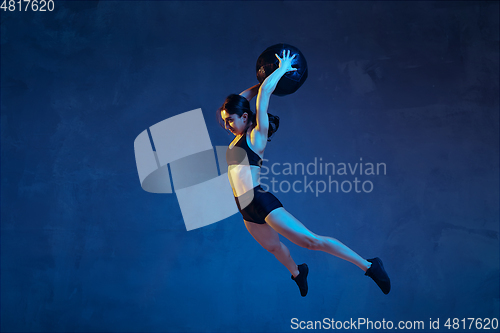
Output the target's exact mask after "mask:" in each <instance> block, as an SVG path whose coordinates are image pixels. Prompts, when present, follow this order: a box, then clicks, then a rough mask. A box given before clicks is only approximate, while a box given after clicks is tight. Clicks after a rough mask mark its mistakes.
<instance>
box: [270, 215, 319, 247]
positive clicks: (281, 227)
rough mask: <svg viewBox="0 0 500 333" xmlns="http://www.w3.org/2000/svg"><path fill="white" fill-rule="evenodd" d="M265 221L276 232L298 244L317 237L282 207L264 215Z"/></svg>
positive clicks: (300, 244) (308, 241) (301, 244)
mask: <svg viewBox="0 0 500 333" xmlns="http://www.w3.org/2000/svg"><path fill="white" fill-rule="evenodd" d="M266 222H267V224H269V226H270V227H272V228H273V229H274V230H276V231H277V232H278V233H280V234H281V235H283V236H284V237H286V238H287V239H289V240H290V241H291V242H293V243H295V244H297V245H299V246H303V245H304V243H310V242H311V241H312V240H314V239H316V238H317V237H318V235H316V234H315V233H313V232H312V231H310V230H309V229H307V228H306V227H305V226H304V225H303V224H302V223H301V222H300V221H299V220H297V219H296V218H295V217H294V216H293V215H292V214H290V213H289V212H288V211H287V210H286V209H285V208H283V207H280V208H276V209H275V210H273V211H272V212H271V213H269V214H268V215H267V216H266Z"/></svg>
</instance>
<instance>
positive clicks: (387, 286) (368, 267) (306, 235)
mask: <svg viewBox="0 0 500 333" xmlns="http://www.w3.org/2000/svg"><path fill="white" fill-rule="evenodd" d="M266 222H267V224H269V225H270V226H271V228H273V229H274V230H276V231H277V232H278V233H280V234H281V235H283V236H285V237H286V238H288V239H289V240H291V241H292V242H293V243H295V244H297V245H299V246H302V247H305V248H308V249H311V250H319V251H324V252H327V253H330V254H333V255H334V256H337V257H339V258H342V259H345V260H347V261H349V262H352V263H353V264H355V265H356V266H358V267H359V268H361V269H362V270H363V271H364V272H365V275H367V276H369V277H370V278H372V279H373V281H375V283H377V285H378V286H379V287H380V289H381V290H382V292H383V293H384V294H388V293H389V291H390V290H391V280H390V278H389V276H388V275H387V273H386V271H385V269H384V265H383V264H382V260H380V258H378V257H377V258H373V259H369V260H365V259H363V258H361V257H360V256H359V255H358V254H357V253H356V252H354V251H353V250H351V249H350V248H348V247H347V246H345V245H344V244H342V243H341V242H340V241H338V240H336V239H335V238H332V237H326V236H319V235H316V234H315V233H313V232H311V231H310V230H309V229H307V228H306V227H305V226H304V225H303V224H302V223H300V221H299V220H297V219H296V218H295V217H293V215H292V214H290V213H289V212H287V211H286V210H285V209H284V208H283V207H280V208H277V209H275V210H273V211H272V212H271V213H269V214H268V215H267V216H266Z"/></svg>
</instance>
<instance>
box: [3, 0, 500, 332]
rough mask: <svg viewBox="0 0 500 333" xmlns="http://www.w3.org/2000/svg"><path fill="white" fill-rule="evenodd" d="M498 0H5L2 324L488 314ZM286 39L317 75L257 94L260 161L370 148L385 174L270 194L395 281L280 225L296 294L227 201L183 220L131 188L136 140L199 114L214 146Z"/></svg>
mask: <svg viewBox="0 0 500 333" xmlns="http://www.w3.org/2000/svg"><path fill="white" fill-rule="evenodd" d="M498 5H499V2H498V1H475V2H472V1H471V2H465V1H461V2H434V1H425V2H379V1H373V2H358V1H356V2H328V1H320V2H301V1H297V2H289V1H279V2H278V1H272V2H253V1H251V2H236V1H235V2H231V1H222V2H210V1H203V2H194V1H188V2H173V1H154V2H149V1H140V2H139V1H70V2H64V1H55V10H54V11H52V12H44V13H40V12H39V13H33V12H29V11H28V12H19V11H15V12H9V11H7V12H3V11H2V14H1V86H2V90H1V330H2V331H5V332H7V331H31V332H49V331H50V332H58V331H102V332H106V331H139V332H150V331H179V332H181V331H182V332H193V331H207V332H229V331H241V332H249V331H252V332H268V331H277V332H290V331H296V330H293V329H292V327H291V319H292V318H298V319H299V320H305V321H307V320H322V319H323V318H334V319H335V320H349V319H350V318H354V319H356V318H359V317H363V318H367V319H370V320H372V321H377V320H380V321H381V320H382V319H385V320H386V321H387V320H391V321H393V322H394V323H395V324H396V323H397V322H398V321H400V320H405V321H406V320H409V321H417V320H421V321H424V323H425V325H426V326H425V327H426V328H428V325H429V319H430V318H432V319H433V320H436V319H438V318H439V319H440V327H441V331H447V330H448V329H446V328H445V327H444V322H445V320H446V319H447V318H450V317H451V318H464V317H465V318H468V317H475V318H493V317H496V318H498V317H499V307H500V305H499V304H500V303H499V234H498V233H499V177H498V176H499V110H498V108H499V98H498V89H499V84H498V82H499V81H498V71H499V66H498V57H499V24H498V19H499V16H498V13H499V7H498ZM281 42H284V43H289V44H291V45H294V46H296V47H298V48H299V49H300V50H301V51H302V53H303V54H304V55H305V57H306V59H307V62H308V65H309V66H308V67H309V77H308V79H307V81H306V82H305V83H304V85H303V86H302V87H301V88H300V89H299V90H298V91H297V92H296V93H294V94H292V95H289V96H285V97H277V96H273V97H272V98H271V104H270V109H269V112H270V113H272V114H276V115H279V116H280V118H281V124H280V128H279V131H278V132H277V133H276V134H275V135H274V137H273V138H272V141H271V142H270V143H268V146H267V149H266V155H265V158H266V159H267V160H266V161H265V163H264V165H267V166H268V167H270V166H271V165H272V164H273V163H285V162H289V163H298V162H302V163H305V164H307V163H311V162H314V159H315V158H317V160H318V162H319V159H320V158H322V162H323V163H326V162H331V163H336V164H337V163H351V164H354V163H359V162H360V161H361V159H362V162H363V163H385V164H386V166H387V171H386V173H385V175H384V174H379V175H359V174H358V175H357V177H358V180H361V181H366V180H369V181H371V182H372V183H373V191H371V192H370V193H364V192H362V193H356V192H355V191H354V190H352V191H350V192H347V193H344V192H342V191H340V192H338V193H337V192H335V191H334V190H332V191H331V192H328V191H327V192H325V193H320V194H318V195H317V196H316V194H315V193H311V192H310V191H309V192H307V193H294V192H293V191H288V192H287V193H284V192H285V191H281V190H280V189H279V188H276V189H275V190H274V191H273V193H274V194H275V195H276V196H277V197H278V198H279V199H280V200H281V201H282V203H283V204H284V206H285V208H286V209H287V210H288V211H290V212H291V213H292V214H293V215H294V216H295V217H297V218H298V219H299V220H301V221H302V222H303V223H304V224H305V225H306V226H307V227H308V228H310V229H311V230H312V231H314V232H316V233H318V234H323V235H330V236H332V237H336V238H338V239H339V240H341V241H342V242H343V243H345V244H346V245H348V246H350V247H351V248H353V249H354V250H355V251H356V252H358V253H359V254H360V255H361V256H362V257H364V258H373V257H375V256H379V257H381V258H382V259H383V261H384V264H385V267H386V269H387V271H388V273H389V275H390V277H391V279H392V291H391V293H390V294H389V295H384V294H382V292H381V291H380V290H379V288H378V287H377V286H376V285H375V284H374V283H373V281H371V279H369V278H368V277H366V276H364V275H363V272H362V271H361V270H360V269H358V268H357V267H356V266H354V265H352V264H350V263H348V262H346V261H343V260H341V259H338V258H336V257H333V256H330V255H328V254H326V253H322V252H314V251H309V250H306V249H303V248H300V247H298V246H296V245H294V244H292V243H291V242H289V241H288V240H286V239H282V241H283V242H284V243H285V244H286V245H287V246H288V247H289V248H290V250H291V253H292V256H293V258H294V259H295V260H296V262H297V263H302V262H307V263H308V265H309V267H310V274H309V294H308V295H307V297H305V298H302V297H300V294H299V290H298V288H297V286H296V285H295V283H294V282H293V281H292V280H291V279H290V274H289V272H288V271H287V270H286V268H285V267H284V266H282V265H281V264H280V263H279V262H278V261H277V260H276V259H275V258H274V256H273V255H272V254H270V253H268V252H267V251H266V250H264V249H263V248H262V247H261V246H260V245H259V244H258V243H257V242H256V241H255V240H254V239H253V238H252V237H251V235H250V234H249V233H248V232H247V230H246V228H245V226H244V224H243V220H242V218H241V216H240V215H239V214H235V215H233V216H231V217H229V218H227V219H224V220H223V221H220V222H218V223H215V224H212V225H210V226H207V227H204V228H201V229H196V230H193V231H189V232H188V231H186V228H185V226H184V222H183V220H182V215H181V212H180V209H179V204H178V202H177V199H176V197H175V194H151V193H148V192H145V191H144V190H142V189H141V186H140V183H139V178H138V174H137V169H136V163H135V157H134V146H133V143H134V139H135V138H136V137H137V135H138V134H139V133H141V132H142V131H143V130H144V129H146V128H147V127H149V126H151V125H153V124H155V123H157V122H159V121H162V120H164V119H167V118H169V117H172V116H174V115H177V114H180V113H182V112H185V111H190V110H193V109H196V108H202V110H203V115H204V118H205V121H206V123H207V127H208V131H209V134H210V138H211V140H212V144H213V145H214V146H216V145H227V144H229V142H230V141H231V140H232V138H233V136H232V135H228V134H227V133H226V132H225V131H224V130H223V129H221V128H220V127H219V125H218V124H217V122H216V119H215V110H216V109H217V108H218V107H219V106H220V105H221V104H222V102H223V101H224V98H225V97H226V96H227V95H228V94H230V93H239V92H241V91H243V90H244V89H246V88H248V87H250V86H252V85H254V84H256V83H257V80H256V77H255V63H256V60H257V57H258V56H259V54H260V53H261V52H262V51H263V50H264V49H265V48H267V47H268V46H270V45H273V44H276V43H281ZM254 105H255V104H254V103H252V108H253V109H254ZM299 128H300V130H299ZM185 130H186V131H189V130H190V128H189V127H188V126H187V127H186V128H185ZM268 177H271V175H268ZM303 177H304V176H303V175H292V176H286V175H282V174H281V175H276V176H275V180H276V181H277V182H278V183H283V182H286V181H288V182H290V183H291V182H293V181H295V180H303ZM308 179H309V180H323V181H326V180H328V177H327V176H325V175H316V176H308ZM332 179H335V180H338V181H344V180H348V181H351V182H352V181H353V180H354V176H352V175H333V176H332ZM268 184H269V185H271V183H270V182H268ZM283 189H284V190H286V187H283ZM467 331H471V330H467Z"/></svg>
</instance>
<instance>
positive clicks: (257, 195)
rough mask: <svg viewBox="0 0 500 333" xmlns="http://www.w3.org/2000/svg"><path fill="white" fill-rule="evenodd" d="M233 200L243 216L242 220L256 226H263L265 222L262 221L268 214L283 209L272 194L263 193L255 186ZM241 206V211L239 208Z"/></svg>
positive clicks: (262, 190) (260, 188) (259, 187)
mask: <svg viewBox="0 0 500 333" xmlns="http://www.w3.org/2000/svg"><path fill="white" fill-rule="evenodd" d="M252 193H253V199H252ZM234 200H235V201H236V205H237V206H238V210H239V211H240V213H241V215H243V219H245V220H246V221H248V222H253V223H257V224H265V223H266V221H265V220H264V219H265V218H266V216H267V215H268V214H269V213H270V212H272V211H273V210H275V209H276V208H279V207H283V205H282V204H281V202H280V201H279V200H278V198H276V197H275V196H274V194H272V193H270V192H267V191H265V190H264V189H263V188H262V187H261V186H260V185H257V186H255V187H254V188H253V189H251V190H249V191H248V192H245V193H244V194H242V195H240V196H239V197H234ZM250 200H251V201H250ZM249 201H250V202H249ZM248 202H249V203H248ZM242 206H243V209H242V208H241V207H242Z"/></svg>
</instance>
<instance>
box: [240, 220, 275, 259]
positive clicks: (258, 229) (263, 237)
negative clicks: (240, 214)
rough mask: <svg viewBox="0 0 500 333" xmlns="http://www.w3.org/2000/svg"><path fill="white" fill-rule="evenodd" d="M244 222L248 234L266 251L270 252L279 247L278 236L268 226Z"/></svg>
mask: <svg viewBox="0 0 500 333" xmlns="http://www.w3.org/2000/svg"><path fill="white" fill-rule="evenodd" d="M243 221H245V226H246V227H247V230H248V232H249V233H250V234H251V235H252V236H253V238H255V240H256V241H257V242H258V243H259V244H260V245H261V246H262V247H263V248H265V249H266V250H268V251H271V252H272V250H273V249H275V248H276V247H278V246H280V238H279V234H278V233H277V232H276V230H274V229H273V228H271V227H270V226H269V225H268V224H258V223H253V222H248V221H246V220H243Z"/></svg>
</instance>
